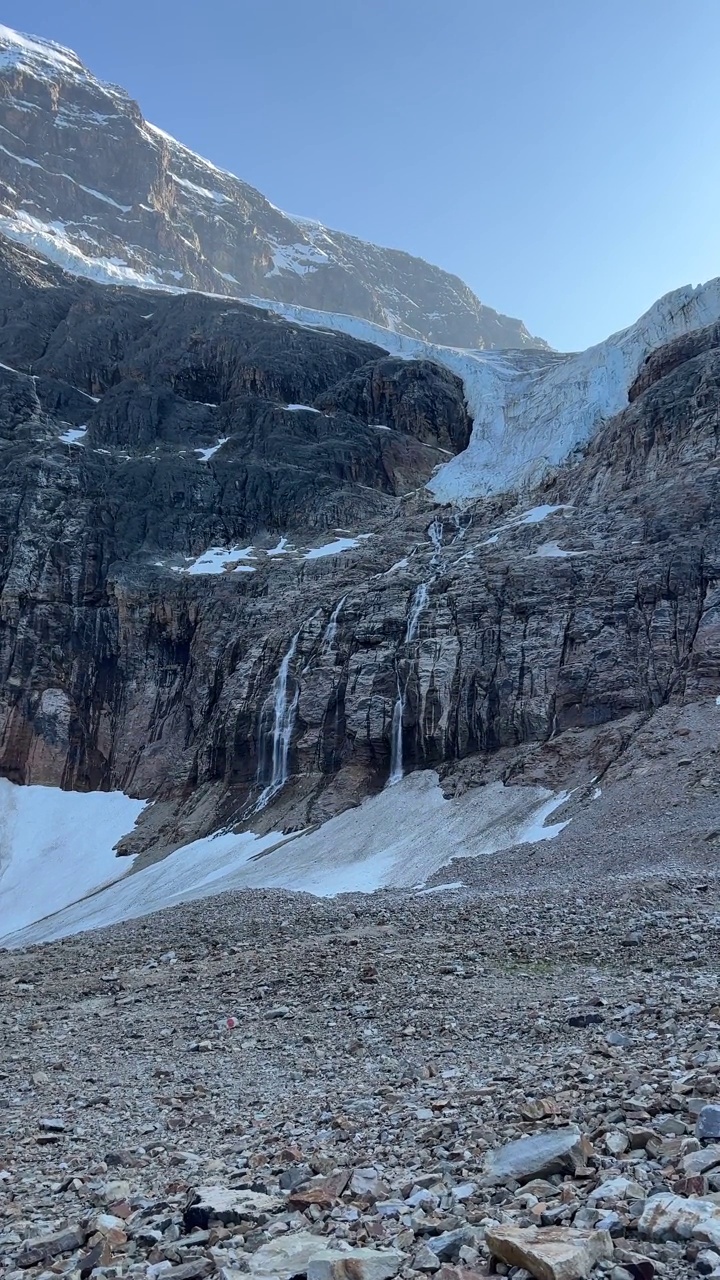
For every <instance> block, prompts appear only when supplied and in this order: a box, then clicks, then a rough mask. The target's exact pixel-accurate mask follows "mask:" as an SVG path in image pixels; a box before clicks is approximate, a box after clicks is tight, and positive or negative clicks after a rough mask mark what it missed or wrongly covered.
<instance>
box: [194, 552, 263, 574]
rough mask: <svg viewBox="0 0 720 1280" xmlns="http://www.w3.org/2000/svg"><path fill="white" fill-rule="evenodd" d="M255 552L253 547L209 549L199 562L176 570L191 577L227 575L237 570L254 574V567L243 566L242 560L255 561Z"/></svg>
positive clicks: (195, 561)
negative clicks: (206, 574) (216, 574)
mask: <svg viewBox="0 0 720 1280" xmlns="http://www.w3.org/2000/svg"><path fill="white" fill-rule="evenodd" d="M254 558H255V557H254V551H253V548H252V547H208V549H207V551H204V552H203V554H202V555H201V556H198V557H197V560H193V562H192V564H190V565H188V566H187V568H184V569H182V568H177V567H176V568H175V572H176V573H189V574H190V575H191V577H196V576H197V575H198V574H204V573H212V574H214V573H226V572H227V571H228V570H231V569H232V570H236V571H239V572H241V573H254V572H255V570H254V568H253V567H252V565H248V564H241V563H240V562H241V561H242V560H253V559H254Z"/></svg>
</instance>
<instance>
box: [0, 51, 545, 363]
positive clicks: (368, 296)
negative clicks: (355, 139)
mask: <svg viewBox="0 0 720 1280" xmlns="http://www.w3.org/2000/svg"><path fill="white" fill-rule="evenodd" d="M0 231H4V232H5V234H6V235H8V236H9V237H11V238H13V239H15V240H17V241H20V242H21V243H23V244H26V245H30V246H31V247H33V248H35V249H37V250H38V252H40V253H42V254H44V255H45V256H46V257H48V258H50V259H51V260H52V261H53V262H55V263H57V264H58V265H60V266H62V267H65V268H66V269H67V270H69V271H73V272H76V273H77V274H80V275H85V276H89V277H91V278H92V279H95V280H98V281H100V282H102V283H110V284H119V283H126V284H140V285H146V286H154V287H164V288H184V289H201V290H205V291H207V292H211V293H218V294H223V295H226V296H231V297H243V296H245V295H247V294H250V293H252V294H257V295H258V296H260V297H264V298H275V299H278V300H279V301H284V302H298V303H304V304H305V305H307V306H310V307H322V308H323V309H326V310H329V311H343V312H349V313H350V314H352V315H357V316H361V317H365V318H366V319H370V320H375V321H378V322H379V323H381V324H383V325H385V326H386V327H387V328H389V329H390V330H396V331H398V332H404V333H409V334H414V335H416V336H418V337H422V338H427V339H431V340H433V341H440V342H452V343H456V344H458V345H460V346H470V347H483V348H485V347H524V346H544V345H545V344H544V343H542V342H540V341H539V340H536V339H533V338H531V336H530V334H529V333H528V332H527V330H526V329H525V327H524V325H523V324H522V323H521V322H520V321H518V320H512V319H510V318H509V317H507V316H503V315H500V314H499V313H498V312H496V311H494V310H493V309H492V308H490V307H486V306H484V305H483V304H482V303H481V302H479V300H478V299H477V298H476V297H475V295H474V294H473V293H472V291H471V290H470V289H468V288H467V286H466V285H465V284H463V282H462V281H461V280H460V279H458V277H457V276H453V275H451V274H449V273H448V272H446V271H442V270H441V269H440V268H438V267H434V266H432V265H430V264H429V263H427V262H423V261H422V260H421V259H419V258H413V257H411V256H410V255H409V254H406V253H402V252H401V251H399V250H395V249H384V248H380V247H378V246H377V245H373V244H368V243H366V242H365V241H363V240H359V239H357V237H355V236H349V235H345V234H344V233H342V232H336V231H329V230H328V229H327V228H326V227H324V226H322V225H321V224H320V223H319V222H315V221H312V220H309V219H306V218H297V217H292V216H290V215H288V214H285V213H283V212H282V211H281V210H280V209H277V208H276V207H275V206H274V205H272V204H271V203H270V201H269V200H266V199H265V197H264V196H263V195H262V194H261V193H260V192H259V191H256V190H255V189H254V188H253V187H251V186H249V185H248V184H247V183H245V182H242V181H241V180H240V179H238V178H236V177H234V175H233V174H231V173H228V172H226V171H225V170H222V169H218V168H217V167H216V166H215V165H213V164H211V163H210V162H209V161H207V160H204V159H203V158H202V157H201V156H198V155H196V154H195V153H194V152H192V151H190V150H188V148H187V147H184V146H183V145H182V144H181V143H179V142H177V141H176V140H175V139H174V138H172V137H170V136H169V135H168V134H167V133H165V132H164V131H163V130H162V129H158V128H156V127H155V126H153V125H150V124H148V123H147V122H146V121H145V120H144V119H143V116H142V113H141V111H140V108H139V107H138V105H137V103H135V102H133V100H132V99H131V98H130V97H129V96H128V94H127V93H126V92H125V91H124V90H123V89H120V88H118V87H117V86H114V85H107V84H103V83H101V82H100V81H99V80H97V79H96V78H95V77H94V76H93V75H92V73H91V72H90V71H88V70H87V68H86V67H84V66H83V64H82V62H81V61H80V59H79V58H78V57H77V56H76V54H74V53H72V52H71V51H70V50H68V49H62V48H60V47H58V46H57V45H54V44H52V43H50V42H49V41H45V40H41V39H37V38H34V37H27V36H22V35H19V34H18V33H17V32H15V31H12V30H10V29H9V28H7V27H0Z"/></svg>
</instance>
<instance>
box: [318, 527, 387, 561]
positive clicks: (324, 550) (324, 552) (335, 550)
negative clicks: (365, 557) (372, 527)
mask: <svg viewBox="0 0 720 1280" xmlns="http://www.w3.org/2000/svg"><path fill="white" fill-rule="evenodd" d="M371 537H372V534H371V533H359V534H358V535H357V537H355V538H336V539H335V541H334V542H326V543H325V545H324V546H323V547H313V548H312V550H310V551H306V552H305V555H304V556H303V560H320V559H321V558H322V557H323V556H337V555H340V552H341V551H351V550H352V549H353V547H357V546H359V544H360V543H361V542H364V541H365V540H366V539H367V538H371Z"/></svg>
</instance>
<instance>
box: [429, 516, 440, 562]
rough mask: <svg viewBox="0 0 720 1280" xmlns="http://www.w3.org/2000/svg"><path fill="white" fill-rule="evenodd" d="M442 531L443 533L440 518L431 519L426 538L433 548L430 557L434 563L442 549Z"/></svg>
mask: <svg viewBox="0 0 720 1280" xmlns="http://www.w3.org/2000/svg"><path fill="white" fill-rule="evenodd" d="M443 533H444V530H443V523H442V520H433V522H432V524H431V525H430V528H429V529H428V531H427V535H428V538H429V539H430V541H431V542H432V544H433V548H434V550H433V557H432V563H433V564H434V563H435V561H436V560H437V558H438V556H439V555H440V552H441V551H442V544H443Z"/></svg>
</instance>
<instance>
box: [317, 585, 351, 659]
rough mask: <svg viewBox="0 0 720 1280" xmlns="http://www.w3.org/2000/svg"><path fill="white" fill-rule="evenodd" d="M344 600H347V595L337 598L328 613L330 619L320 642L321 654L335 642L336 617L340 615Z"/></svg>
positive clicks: (328, 649) (326, 651)
mask: <svg viewBox="0 0 720 1280" xmlns="http://www.w3.org/2000/svg"><path fill="white" fill-rule="evenodd" d="M346 600H347V596H343V597H342V598H341V599H340V600H338V602H337V604H336V605H335V608H334V609H333V611H332V613H331V614H330V620H329V622H328V624H327V626H326V628H325V632H324V634H323V638H322V642H321V644H320V653H321V654H326V653H329V651H330V649H331V648H332V646H333V644H334V643H335V636H336V635H337V629H338V618H339V617H340V614H341V612H342V608H343V605H344V604H345V601H346Z"/></svg>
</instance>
